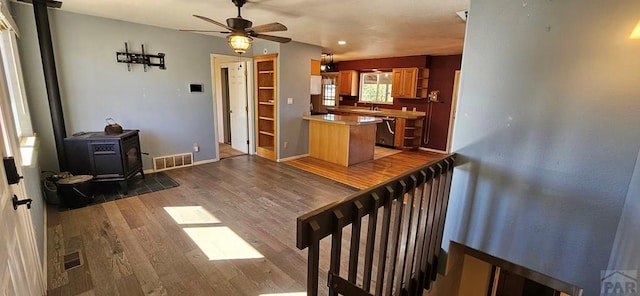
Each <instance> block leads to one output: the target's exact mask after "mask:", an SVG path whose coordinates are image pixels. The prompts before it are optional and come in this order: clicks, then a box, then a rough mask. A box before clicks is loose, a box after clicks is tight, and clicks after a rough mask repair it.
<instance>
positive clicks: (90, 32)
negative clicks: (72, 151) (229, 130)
mask: <svg viewBox="0 0 640 296" xmlns="http://www.w3.org/2000/svg"><path fill="white" fill-rule="evenodd" d="M12 9H13V13H14V18H15V19H16V22H17V23H18V26H19V28H20V32H21V37H20V40H19V46H20V47H19V48H20V53H21V58H22V65H23V70H24V77H25V84H26V87H27V89H26V91H27V96H28V100H29V106H30V109H31V115H32V118H33V121H34V130H35V131H36V132H37V133H38V134H39V136H40V139H41V141H42V142H41V143H42V145H41V152H42V158H41V160H42V163H41V165H42V168H43V169H49V170H57V167H58V166H57V158H56V153H55V145H54V142H53V133H52V127H51V116H50V114H49V107H48V102H47V96H46V91H45V86H44V76H43V74H42V63H41V60H40V54H39V46H38V42H37V36H36V32H35V20H34V17H33V8H32V6H31V5H25V4H13V6H12ZM49 18H50V22H51V30H52V39H53V44H54V50H55V56H56V66H57V70H58V77H59V84H60V90H61V95H62V103H63V110H64V117H65V121H66V127H67V133H68V135H71V134H73V133H76V132H79V131H100V130H103V129H104V125H105V122H104V118H105V117H113V118H114V119H116V120H117V121H118V123H120V124H121V125H122V126H123V127H124V128H128V129H139V130H140V138H141V148H142V151H143V152H148V153H150V156H148V157H147V156H143V163H144V166H145V167H146V168H149V167H151V166H152V163H151V157H155V156H162V155H170V154H176V153H184V152H191V151H193V143H194V142H197V143H198V144H199V145H200V152H198V153H195V156H194V158H195V160H196V161H201V160H208V159H214V158H215V157H216V155H217V146H218V144H217V143H215V140H214V122H215V121H214V115H213V110H214V109H213V99H212V98H213V96H212V94H211V89H212V87H211V66H210V54H211V53H220V54H227V55H235V54H234V53H233V52H232V51H231V49H230V48H229V47H228V46H227V43H226V40H225V39H224V38H220V37H211V36H205V35H199V34H193V33H187V32H179V31H177V30H169V29H162V28H157V27H151V26H146V25H139V24H133V23H128V22H122V21H115V20H110V19H105V18H99V17H93V16H87V15H80V14H75V13H69V12H64V11H60V10H51V9H50V10H49ZM125 41H128V42H129V51H130V52H140V51H141V44H142V43H144V44H145V51H146V52H147V53H150V54H157V53H158V52H162V53H165V54H166V66H167V69H166V70H160V69H158V68H157V67H152V68H150V69H149V70H148V72H144V71H143V68H142V65H132V71H131V72H128V71H127V66H126V64H123V63H117V62H116V52H117V51H124V42H125ZM189 83H197V84H203V89H204V92H203V93H189V91H188V85H189Z"/></svg>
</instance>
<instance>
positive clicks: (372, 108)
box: [369, 101, 374, 110]
mask: <svg viewBox="0 0 640 296" xmlns="http://www.w3.org/2000/svg"><path fill="white" fill-rule="evenodd" d="M369 110H374V107H373V101H371V107H369Z"/></svg>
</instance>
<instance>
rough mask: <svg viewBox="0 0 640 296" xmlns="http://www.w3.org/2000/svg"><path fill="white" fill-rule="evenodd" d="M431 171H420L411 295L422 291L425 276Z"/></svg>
mask: <svg viewBox="0 0 640 296" xmlns="http://www.w3.org/2000/svg"><path fill="white" fill-rule="evenodd" d="M429 173H431V171H420V175H419V176H420V180H419V182H418V184H420V186H419V188H420V190H421V192H420V213H419V215H418V225H419V227H418V233H417V237H418V241H417V242H416V259H415V264H414V267H413V281H412V285H413V287H410V288H409V291H410V293H411V294H412V295H413V294H416V293H417V291H420V290H422V287H420V280H419V279H420V276H421V275H422V274H424V269H423V266H422V257H423V256H424V243H425V232H426V230H425V228H426V223H427V212H428V207H429V197H430V193H431V177H432V176H431V175H430V174H429Z"/></svg>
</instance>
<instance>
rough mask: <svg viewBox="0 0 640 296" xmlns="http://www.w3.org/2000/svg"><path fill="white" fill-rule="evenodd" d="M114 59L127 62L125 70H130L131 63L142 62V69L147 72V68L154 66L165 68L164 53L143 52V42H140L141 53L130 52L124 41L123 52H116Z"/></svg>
mask: <svg viewBox="0 0 640 296" xmlns="http://www.w3.org/2000/svg"><path fill="white" fill-rule="evenodd" d="M116 60H117V62H118V63H127V70H129V72H131V64H142V65H143V66H144V71H145V72H147V68H148V67H151V66H154V67H158V68H160V69H162V70H166V69H167V67H165V65H164V53H158V54H146V53H145V52H144V44H142V53H130V52H129V44H128V43H127V42H125V43H124V52H121V51H118V52H116Z"/></svg>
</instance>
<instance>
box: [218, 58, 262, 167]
mask: <svg viewBox="0 0 640 296" xmlns="http://www.w3.org/2000/svg"><path fill="white" fill-rule="evenodd" d="M252 66H253V63H252V60H251V59H247V58H238V57H231V56H219V55H215V56H212V71H211V72H212V79H213V85H214V93H215V95H214V110H215V113H216V117H217V120H216V124H217V128H216V131H217V133H216V136H217V140H218V159H224V158H229V157H234V156H240V155H247V154H254V153H255V152H254V153H252V152H251V151H254V150H255V148H252V146H254V145H252V143H251V142H252V141H250V138H251V135H252V134H253V125H252V124H251V122H253V108H252V102H253V100H252V96H250V94H252V93H253V88H252V78H251V77H252V75H250V74H251V73H252V71H253V67H252Z"/></svg>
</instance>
